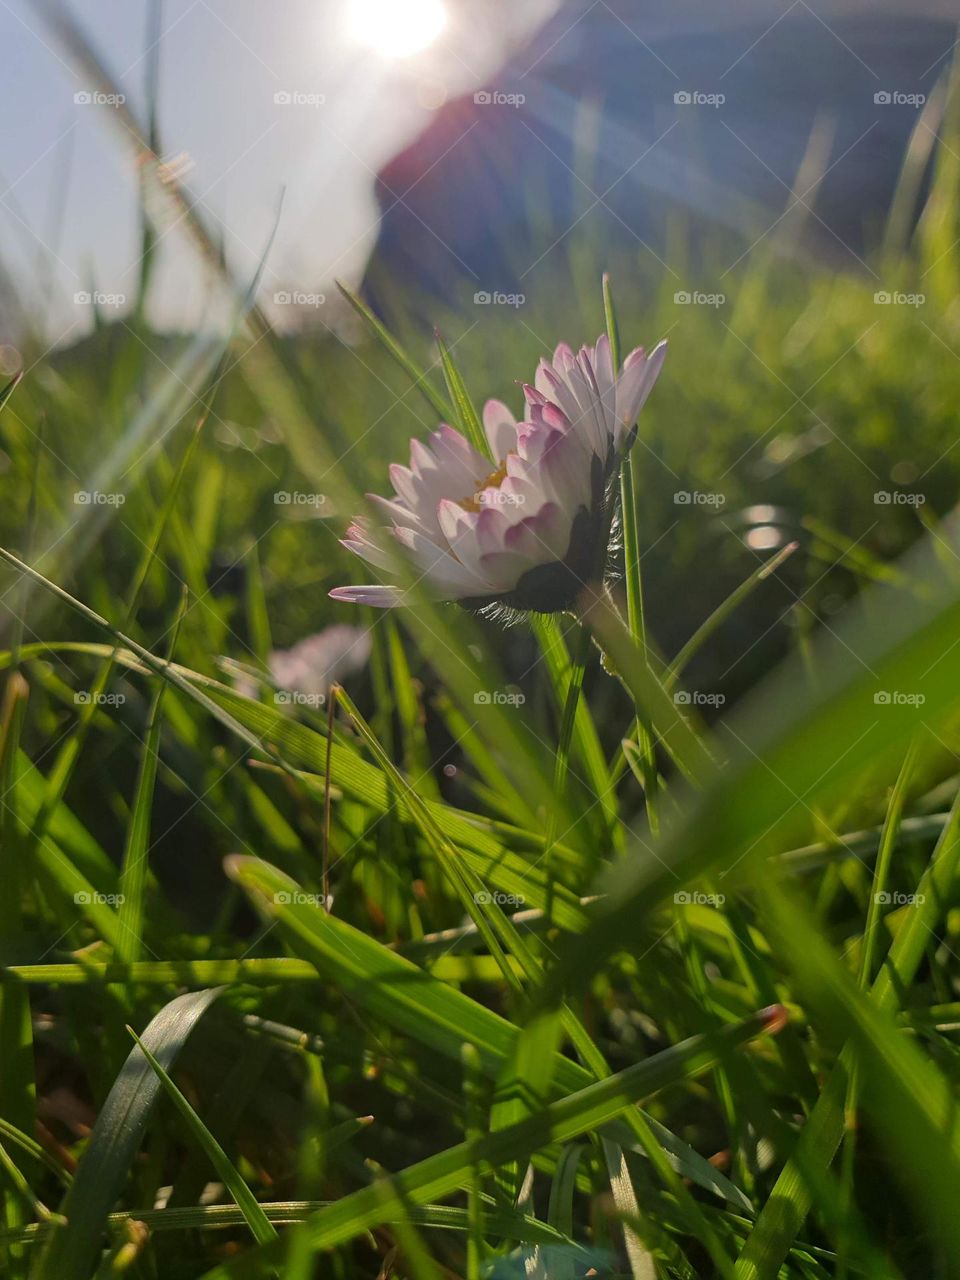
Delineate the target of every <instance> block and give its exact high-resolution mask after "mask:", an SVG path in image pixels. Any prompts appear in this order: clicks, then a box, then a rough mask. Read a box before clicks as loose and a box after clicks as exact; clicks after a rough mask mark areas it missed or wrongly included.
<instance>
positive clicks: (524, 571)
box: [330, 336, 666, 613]
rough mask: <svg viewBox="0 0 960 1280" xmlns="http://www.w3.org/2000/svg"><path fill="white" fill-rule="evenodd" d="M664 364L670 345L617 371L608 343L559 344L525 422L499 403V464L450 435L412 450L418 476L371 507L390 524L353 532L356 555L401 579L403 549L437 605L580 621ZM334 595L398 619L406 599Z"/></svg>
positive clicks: (528, 403)
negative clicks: (619, 485)
mask: <svg viewBox="0 0 960 1280" xmlns="http://www.w3.org/2000/svg"><path fill="white" fill-rule="evenodd" d="M665 355H666V343H665V342H661V343H659V344H658V346H656V347H655V348H654V350H653V351H651V352H650V353H649V355H648V354H647V353H646V352H645V351H644V350H643V348H642V347H638V348H637V349H636V350H635V351H631V352H630V354H629V355H628V356H627V358H626V359H625V360H624V362H623V365H622V367H621V368H620V369H619V370H614V367H613V361H612V359H611V354H610V344H609V341H608V339H607V338H606V336H603V337H601V338H599V339H598V340H597V342H596V344H595V345H594V346H584V347H581V349H580V351H579V352H576V353H575V352H574V351H573V350H572V349H571V348H570V347H568V346H567V345H566V344H565V343H561V344H560V346H558V347H557V349H556V351H555V352H554V355H553V359H552V360H541V362H540V365H539V368H538V369H537V372H536V376H535V378H534V381H533V384H532V385H529V384H527V385H524V388H523V390H524V399H525V410H526V415H525V418H524V419H523V420H521V421H517V419H516V418H515V417H514V416H513V414H512V413H511V411H510V410H509V409H508V408H507V406H506V405H505V404H503V403H501V402H500V401H499V400H488V401H487V403H486V406H485V408H484V411H483V428H484V434H485V437H486V444H487V447H488V449H489V456H487V455H485V454H483V453H481V452H480V450H479V449H477V448H475V447H474V446H473V445H472V444H471V443H470V442H469V441H468V440H467V439H466V438H465V437H464V436H463V435H462V434H461V433H460V432H459V431H456V430H455V429H454V428H453V427H451V426H448V425H446V424H445V423H444V424H441V426H440V427H439V429H438V430H436V431H435V432H433V434H432V435H431V437H430V440H429V443H427V444H424V443H422V442H421V441H420V440H417V439H413V440H411V442H410V465H409V466H408V467H405V466H401V465H400V464H398V463H394V464H393V465H392V466H391V467H390V479H391V482H392V483H393V488H394V494H393V496H392V497H390V498H381V497H377V496H375V495H371V496H370V500H371V502H372V503H373V504H374V506H375V507H376V508H377V510H378V511H379V512H380V513H381V514H382V515H383V516H384V517H385V524H383V525H382V526H377V527H374V526H372V525H371V524H370V523H369V522H368V521H366V520H364V519H357V520H355V521H354V523H353V524H352V525H351V526H350V528H349V529H348V530H347V536H346V538H345V539H344V546H346V547H348V548H349V549H350V550H351V551H353V552H355V553H356V554H357V555H358V556H360V557H361V558H362V559H364V560H366V561H368V563H370V564H372V565H373V566H374V567H375V568H377V569H378V570H380V571H381V572H382V573H384V574H389V573H390V567H391V564H392V563H393V557H394V555H395V554H396V546H395V544H396V543H399V544H400V547H401V548H402V549H403V554H405V555H406V556H407V557H408V558H409V560H410V562H411V565H412V568H413V571H414V576H415V577H416V579H417V580H418V585H419V587H420V588H421V589H425V590H426V591H427V592H428V594H429V595H431V596H432V597H434V598H435V599H437V600H449V601H457V602H458V603H460V604H461V605H463V606H465V607H466V608H470V609H485V608H487V607H488V606H492V605H501V606H507V607H508V608H512V609H517V610H531V611H533V612H536V613H558V612H561V611H563V610H565V609H569V608H570V606H571V605H572V603H573V600H574V598H575V597H576V595H577V592H578V591H579V590H580V588H581V587H582V586H584V584H585V583H587V582H588V581H591V580H596V579H597V578H598V577H602V574H603V570H604V566H605V562H606V558H607V550H608V547H607V543H608V540H609V532H610V525H611V516H612V504H613V502H614V501H615V498H614V494H613V492H612V490H613V486H612V485H611V481H612V480H613V479H614V478H615V476H616V474H617V471H618V469H619V466H620V462H621V461H622V458H623V455H624V452H625V451H626V449H628V448H629V446H630V444H631V443H632V438H633V431H634V428H635V425H636V421H637V418H638V417H639V414H640V411H641V409H642V408H643V406H644V404H645V402H646V399H647V397H648V395H649V394H650V391H651V389H652V388H653V384H654V382H655V381H656V379H657V376H658V374H659V372H660V369H661V367H662V365H663V360H664V357H665ZM389 539H393V542H394V550H393V552H392V553H391V551H389V550H388V549H387V548H388V545H389V542H388V540H389ZM330 594H331V596H333V597H334V599H336V600H346V601H351V602H353V603H357V604H368V605H375V606H379V607H390V606H392V605H397V604H402V603H404V602H405V600H406V599H407V594H408V593H407V592H406V591H405V590H404V588H403V587H402V586H399V585H396V584H395V583H377V584H373V585H369V586H351V587H337V588H335V589H334V590H333V591H331V592H330Z"/></svg>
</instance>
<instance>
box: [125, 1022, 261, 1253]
mask: <svg viewBox="0 0 960 1280" xmlns="http://www.w3.org/2000/svg"><path fill="white" fill-rule="evenodd" d="M127 1030H128V1031H129V1032H130V1034H131V1035H132V1036H133V1038H134V1040H135V1041H136V1043H137V1047H138V1048H139V1049H140V1051H141V1053H142V1054H143V1056H144V1057H145V1058H146V1060H147V1062H148V1063H149V1064H150V1069H151V1070H152V1071H153V1073H154V1074H155V1075H156V1077H157V1079H158V1080H159V1081H160V1083H161V1085H162V1086H163V1090H164V1092H165V1093H166V1095H167V1097H168V1098H169V1099H170V1101H171V1102H172V1103H173V1105H174V1106H175V1107H176V1109H177V1112H178V1113H179V1114H180V1116H181V1117H182V1118H183V1120H184V1123H185V1124H186V1126H187V1128H188V1129H189V1131H190V1133H191V1135H192V1137H193V1138H194V1140H195V1141H196V1142H197V1143H198V1145H199V1146H200V1147H202V1149H203V1151H204V1152H205V1153H206V1155H207V1157H208V1158H209V1160H210V1163H211V1164H212V1165H213V1167H214V1169H215V1170H216V1173H217V1177H218V1178H219V1179H220V1181H221V1182H222V1183H223V1185H224V1186H225V1187H226V1188H227V1190H228V1191H229V1192H230V1194H231V1195H232V1196H233V1198H234V1200H235V1201H236V1205H237V1208H238V1209H239V1210H240V1212H241V1213H242V1214H243V1219H244V1221H245V1222H246V1224H247V1226H248V1227H249V1228H250V1233H251V1235H252V1236H253V1238H254V1240H256V1241H257V1242H258V1243H259V1244H267V1243H269V1242H270V1241H271V1240H276V1239H277V1232H276V1229H275V1228H274V1226H273V1224H272V1223H271V1222H270V1220H269V1219H268V1218H267V1216H266V1214H265V1213H264V1212H263V1210H262V1209H261V1207H260V1204H259V1201H258V1200H257V1198H256V1196H255V1195H254V1194H253V1192H252V1191H251V1190H250V1188H249V1187H248V1186H247V1184H246V1183H245V1182H244V1180H243V1178H241V1176H240V1174H239V1173H238V1172H237V1170H236V1168H235V1167H234V1165H233V1163H232V1161H231V1160H230V1157H229V1156H228V1155H227V1153H226V1152H225V1151H224V1149H223V1147H221V1145H220V1143H219V1142H218V1141H217V1140H216V1138H215V1137H214V1136H213V1134H212V1133H211V1132H210V1130H209V1129H208V1128H207V1126H206V1125H205V1124H204V1123H203V1121H202V1120H201V1119H200V1117H199V1116H198V1115H197V1113H196V1111H194V1109H193V1107H191V1105H190V1103H189V1102H188V1101H187V1099H186V1098H185V1097H184V1096H183V1094H182V1093H181V1091H180V1090H179V1089H178V1088H177V1086H176V1085H175V1084H174V1082H173V1080H171V1078H170V1076H169V1075H168V1074H167V1072H166V1071H165V1070H164V1069H163V1067H162V1066H161V1064H160V1062H159V1061H158V1060H157V1058H156V1056H155V1055H154V1054H153V1053H152V1052H151V1050H150V1049H149V1048H148V1047H147V1045H146V1044H145V1043H144V1041H143V1040H141V1038H140V1037H139V1036H138V1035H137V1033H136V1032H135V1031H134V1029H133V1028H132V1027H127Z"/></svg>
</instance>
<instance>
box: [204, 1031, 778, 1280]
mask: <svg viewBox="0 0 960 1280" xmlns="http://www.w3.org/2000/svg"><path fill="white" fill-rule="evenodd" d="M780 1025H782V1011H779V1010H777V1011H770V1010H764V1011H762V1012H761V1013H758V1014H755V1015H754V1016H753V1017H751V1018H749V1019H747V1020H746V1021H744V1022H742V1023H739V1024H737V1025H736V1026H730V1027H726V1028H724V1030H723V1031H721V1032H720V1033H718V1034H713V1035H706V1036H694V1037H692V1038H691V1039H689V1040H686V1041H684V1042H683V1043H682V1044H679V1045H675V1046H673V1047H672V1048H670V1049H667V1050H665V1051H664V1052H663V1053H659V1054H656V1055H655V1056H654V1057H652V1058H648V1059H646V1061H644V1062H641V1063H638V1064H636V1065H635V1066H632V1067H627V1068H626V1069H625V1070H623V1071H620V1072H618V1073H617V1074H616V1075H614V1076H609V1077H608V1078H607V1079H606V1080H602V1081H598V1082H595V1083H593V1084H590V1085H588V1086H587V1087H586V1088H584V1089H582V1090H580V1091H579V1092H577V1093H574V1094H570V1095H568V1096H567V1097H564V1098H561V1099H559V1100H558V1101H556V1102H553V1103H551V1104H550V1105H549V1106H548V1107H545V1108H543V1109H542V1110H541V1111H540V1112H538V1113H537V1114H535V1115H532V1116H529V1117H528V1118H527V1119H525V1120H521V1121H520V1122H519V1123H517V1124H514V1125H510V1126H509V1127H508V1128H506V1129H501V1130H500V1131H499V1132H496V1133H491V1134H488V1135H485V1136H484V1137H482V1138H479V1139H474V1140H473V1141H471V1142H462V1143H458V1144H457V1145H456V1146H454V1147H450V1148H448V1149H447V1150H446V1151H443V1152H441V1153H439V1154H438V1155H435V1156H430V1157H428V1158H427V1159H426V1160H423V1161H421V1162H420V1163H419V1164H416V1165H414V1166H412V1167H411V1168H408V1169H406V1170H404V1171H403V1172H402V1173H399V1174H397V1175H396V1176H395V1177H393V1178H392V1179H390V1184H389V1194H385V1193H384V1188H383V1186H382V1185H375V1186H373V1187H367V1188H364V1189H363V1190H361V1191H355V1192H352V1193H351V1194H350V1195H347V1196H344V1197H343V1199H341V1200H339V1201H338V1202H337V1203H336V1204H335V1205H334V1206H332V1207H331V1208H330V1209H321V1210H320V1211H319V1212H318V1213H317V1214H316V1215H314V1216H313V1218H312V1219H309V1220H308V1223H307V1231H308V1238H309V1240H310V1244H311V1247H312V1248H313V1249H314V1250H319V1249H324V1248H326V1249H329V1248H331V1247H333V1246H334V1245H337V1244H342V1243H344V1242H345V1241H347V1240H350V1239H353V1238H354V1237H355V1236H357V1235H359V1234H360V1233H361V1232H363V1231H366V1230H368V1229H369V1228H371V1227H373V1226H375V1225H376V1224H377V1223H380V1222H383V1221H384V1215H385V1214H386V1213H389V1212H398V1211H402V1210H403V1208H404V1206H405V1205H406V1204H407V1203H412V1204H422V1203H423V1202H424V1201H425V1200H433V1199H435V1198H437V1197H442V1196H446V1195H450V1194H452V1193H453V1192H454V1191H457V1190H459V1189H460V1188H461V1187H463V1186H465V1185H466V1184H467V1182H468V1180H469V1170H470V1168H471V1166H472V1165H475V1164H479V1165H480V1166H481V1167H484V1168H489V1169H490V1170H495V1169H497V1168H499V1167H500V1165H502V1164H503V1163H505V1162H506V1161H509V1160H511V1159H514V1158H516V1157H518V1156H519V1157H521V1158H523V1157H526V1156H528V1155H529V1154H530V1153H531V1152H534V1151H537V1150H540V1149H541V1148H542V1147H544V1146H548V1145H551V1144H555V1143H563V1142H569V1141H570V1140H571V1139H573V1138H576V1137H578V1136H580V1135H581V1134H583V1133H588V1132H590V1131H592V1130H594V1129H598V1128H601V1127H602V1126H603V1125H604V1124H605V1123H606V1122H608V1121H610V1120H612V1119H615V1118H616V1117H617V1116H618V1115H620V1114H621V1113H622V1112H623V1111H624V1110H625V1109H627V1108H628V1107H630V1106H632V1105H633V1104H634V1103H635V1102H638V1101H640V1100H641V1099H642V1098H646V1097H650V1096H651V1095H652V1094H653V1093H656V1092H659V1091H660V1090H661V1089H663V1088H665V1087H666V1086H667V1085H668V1084H670V1083H674V1082H676V1081H677V1080H681V1079H689V1078H690V1077H691V1076H694V1075H699V1074H701V1073H702V1072H703V1071H705V1070H708V1069H709V1068H710V1067H712V1066H713V1065H714V1064H715V1063H716V1062H717V1061H719V1060H720V1059H721V1058H722V1057H723V1056H725V1054H727V1053H729V1052H731V1051H732V1050H733V1049H734V1048H735V1047H737V1046H740V1045H743V1044H745V1043H746V1042H747V1041H748V1040H750V1039H753V1038H754V1037H756V1036H758V1035H762V1034H764V1033H767V1032H770V1031H775V1030H776V1029H777V1028H778V1027H779V1026H780ZM282 1259H283V1246H282V1242H279V1244H278V1245H270V1246H267V1247H260V1248H258V1249H252V1250H250V1251H249V1252H248V1253H247V1254H245V1255H244V1256H243V1257H241V1258H239V1259H237V1260H236V1261H234V1262H231V1263H228V1264H227V1265H225V1266H220V1267H215V1268H214V1269H213V1270H211V1271H208V1272H207V1273H206V1274H205V1275H204V1276H203V1277H202V1280H247V1278H248V1277H255V1276H257V1275H259V1274H261V1268H262V1267H263V1265H264V1264H273V1263H277V1264H279V1263H281V1262H282Z"/></svg>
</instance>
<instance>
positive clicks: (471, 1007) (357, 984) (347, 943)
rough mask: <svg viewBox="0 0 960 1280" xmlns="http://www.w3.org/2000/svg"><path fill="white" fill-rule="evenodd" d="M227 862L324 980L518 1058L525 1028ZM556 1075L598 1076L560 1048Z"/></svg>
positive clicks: (744, 1205)
mask: <svg viewBox="0 0 960 1280" xmlns="http://www.w3.org/2000/svg"><path fill="white" fill-rule="evenodd" d="M225 865H226V871H227V874H228V875H230V876H231V877H232V878H233V879H235V880H236V881H237V882H238V883H239V884H240V885H241V886H242V887H243V889H244V890H245V892H246V893H247V894H248V896H249V897H250V899H251V901H252V902H253V904H254V906H256V907H257V908H258V910H259V911H260V912H261V913H262V914H263V915H264V916H265V917H266V918H267V919H268V920H271V921H273V920H276V921H277V922H278V924H279V926H280V930H281V931H282V933H283V936H284V938H285V940H286V942H287V945H288V946H289V947H290V949H291V950H292V951H293V952H294V953H295V954H297V955H298V956H300V957H301V959H304V960H309V961H310V962H311V963H312V964H314V965H315V966H316V970H317V972H318V973H319V974H320V975H321V977H323V978H324V980H327V981H332V982H333V983H334V984H335V985H336V986H337V987H338V989H340V990H341V991H343V992H344V993H345V994H346V995H348V996H349V997H350V999H351V1000H353V1001H354V1002H355V1003H356V1004H357V1005H358V1007H360V1008H362V1009H364V1010H365V1011H366V1012H367V1013H369V1014H371V1015H372V1016H373V1017H375V1018H379V1019H382V1020H383V1021H384V1022H385V1023H386V1024H388V1025H389V1026H393V1027H396V1028H397V1030H398V1031H401V1032H402V1033H403V1034H405V1035H409V1036H411V1037H412V1038H413V1039H414V1040H416V1041H418V1042H419V1043H420V1044H423V1045H426V1046H427V1047H428V1048H429V1049H432V1050H434V1051H435V1052H437V1053H440V1054H442V1055H443V1056H444V1057H446V1058H447V1059H448V1060H450V1061H451V1062H459V1061H460V1054H461V1045H462V1044H463V1042H464V1041H465V1040H466V1041H469V1042H470V1043H471V1044H472V1045H474V1047H475V1048H476V1050H477V1052H478V1054H479V1056H480V1062H481V1066H482V1068H483V1070H484V1072H485V1073H486V1074H487V1075H488V1076H489V1078H491V1079H495V1078H496V1077H497V1076H498V1075H499V1073H500V1072H501V1071H502V1070H503V1069H504V1067H505V1066H506V1064H507V1063H508V1062H509V1061H511V1060H512V1057H513V1055H514V1053H515V1052H516V1042H517V1037H518V1036H519V1035H520V1031H519V1030H518V1028H517V1027H515V1026H514V1025H513V1024H512V1023H510V1022H508V1021H507V1020H506V1019H505V1018H502V1017H500V1016H499V1015H498V1014H496V1013H494V1012H493V1011H492V1010H491V1009H487V1008H486V1007H485V1006H484V1005H481V1004H479V1003H478V1002H477V1001H475V1000H471V999H470V997H469V996H466V995H464V994H463V992H461V991H459V990H457V989H456V988H454V987H451V986H448V985H447V984H446V983H444V982H441V981H440V980H439V979H437V978H435V977H434V976H433V975H432V974H430V973H428V972H426V971H425V970H423V969H420V968H418V967H417V966H416V965H415V964H412V963H411V962H410V961H409V960H406V959H404V958H403V957H401V956H399V955H398V954H397V953H396V952H394V951H389V950H387V948H385V947H382V946H381V945H380V944H379V943H377V942H376V941H375V940H374V939H372V938H370V937H368V936H367V935H366V934H365V933H363V932H361V931H360V930H359V929H355V928H353V927H352V926H351V925H349V924H347V923H346V922H345V921H343V920H339V919H337V917H336V916H330V915H327V914H326V913H325V912H323V911H320V910H317V909H316V908H314V907H312V906H310V905H309V903H307V902H305V901H304V894H303V893H302V891H301V888H300V886H299V885H298V884H297V882H296V881H295V880H293V879H291V878H290V877H289V876H287V875H285V874H284V873H283V872H282V871H279V870H277V868H276V867H272V866H270V864H269V863H266V862H263V861H261V860H260V859H258V858H251V857H248V856H245V855H240V854H235V855H233V856H232V857H230V858H229V859H228V860H227V862H226V864H225ZM245 963H250V962H249V961H247V962H245ZM273 963H276V962H273ZM585 1047H586V1043H585ZM595 1052H596V1051H595ZM553 1077H554V1082H555V1085H556V1087H557V1088H558V1089H560V1090H563V1091H566V1092H570V1091H572V1090H574V1089H582V1088H583V1087H584V1086H585V1085H587V1084H589V1083H590V1082H591V1080H592V1079H593V1078H594V1077H593V1075H592V1074H591V1071H588V1070H586V1069H585V1068H584V1067H582V1066H580V1065H579V1064H578V1063H576V1062H574V1061H572V1059H570V1058H568V1057H566V1056H564V1055H558V1056H557V1058H556V1060H555V1062H554V1068H553ZM641 1118H642V1119H644V1122H645V1124H646V1125H647V1126H648V1127H649V1128H650V1129H651V1130H652V1132H653V1134H654V1136H655V1137H656V1140H657V1142H658V1143H659V1144H660V1146H661V1147H662V1148H663V1149H664V1151H665V1152H666V1153H667V1158H669V1160H670V1162H671V1163H672V1164H673V1165H674V1167H675V1168H676V1169H677V1170H678V1171H679V1172H680V1173H682V1174H683V1176H684V1177H688V1178H690V1179H691V1180H692V1181H694V1182H696V1183H697V1185H698V1186H701V1187H703V1188H704V1189H706V1190H709V1191H711V1192H712V1193H713V1194H714V1195H718V1196H720V1197H722V1198H724V1199H726V1200H729V1201H730V1202H731V1203H732V1204H735V1205H737V1206H738V1207H739V1208H740V1209H746V1211H747V1212H751V1211H752V1206H751V1205H750V1202H749V1201H748V1200H747V1199H746V1198H745V1196H744V1195H743V1193H742V1192H741V1191H740V1190H739V1189H738V1188H737V1187H735V1186H734V1185H733V1184H732V1183H731V1182H730V1181H729V1179H727V1178H725V1177H724V1176H723V1175H722V1174H721V1173H719V1172H718V1171H717V1170H716V1169H714V1167H713V1166H712V1165H711V1164H710V1163H709V1161H707V1160H705V1159H704V1158H703V1157H702V1156H701V1155H699V1154H698V1153H697V1152H696V1151H694V1150H693V1149H692V1148H691V1147H689V1146H688V1145H687V1144H686V1143H685V1142H682V1141H681V1140H680V1139H679V1138H677V1137H676V1136H675V1135H674V1134H672V1133H671V1132H670V1130H669V1129H667V1128H666V1127H665V1126H663V1125H661V1124H659V1123H657V1122H656V1121H654V1120H653V1119H652V1117H649V1116H647V1117H645V1118H644V1117H641ZM610 1136H611V1137H612V1138H615V1139H616V1141H618V1142H619V1143H620V1144H621V1146H625V1147H629V1148H630V1149H632V1150H633V1149H636V1150H641V1151H643V1148H642V1147H640V1146H638V1144H637V1139H636V1136H635V1134H634V1132H633V1130H632V1129H630V1128H629V1127H628V1126H627V1125H625V1124H623V1123H619V1122H618V1123H617V1124H616V1125H615V1126H613V1127H612V1128H611V1131H610ZM644 1153H645V1152H644Z"/></svg>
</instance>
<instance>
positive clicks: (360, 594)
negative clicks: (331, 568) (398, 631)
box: [329, 586, 402, 609]
mask: <svg viewBox="0 0 960 1280" xmlns="http://www.w3.org/2000/svg"><path fill="white" fill-rule="evenodd" d="M329 594H330V596H331V598H332V599H334V600H343V601H345V602H346V603H347V604H368V605H371V606H372V607H373V608H374V609H393V608H394V607H395V606H396V605H398V604H400V602H401V599H402V597H401V595H400V592H399V591H398V590H397V588H396V587H378V586H370V587H334V588H333V590H332V591H331V592H330V593H329Z"/></svg>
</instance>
